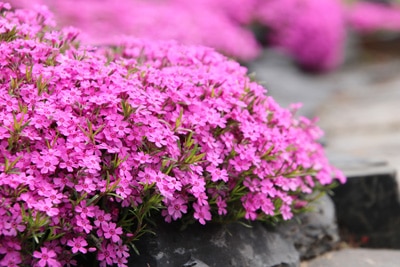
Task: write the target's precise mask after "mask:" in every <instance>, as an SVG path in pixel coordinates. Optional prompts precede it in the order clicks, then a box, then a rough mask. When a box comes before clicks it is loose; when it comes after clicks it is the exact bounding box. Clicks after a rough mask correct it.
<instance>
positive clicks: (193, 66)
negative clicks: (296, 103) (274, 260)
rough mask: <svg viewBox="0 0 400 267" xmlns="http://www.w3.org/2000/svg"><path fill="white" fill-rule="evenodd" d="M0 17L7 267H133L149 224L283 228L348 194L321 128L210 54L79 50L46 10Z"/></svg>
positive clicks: (2, 250) (1, 247)
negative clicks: (334, 192)
mask: <svg viewBox="0 0 400 267" xmlns="http://www.w3.org/2000/svg"><path fill="white" fill-rule="evenodd" d="M0 10H1V15H0V51H2V53H0V90H1V94H0V125H1V127H0V240H1V242H0V266H39V267H44V266H76V264H77V259H78V258H77V257H79V255H85V254H93V255H95V257H96V259H97V260H98V261H99V262H100V266H112V265H116V266H126V263H127V257H128V256H129V253H128V244H131V243H132V242H133V241H135V240H137V239H138V238H139V237H140V235H141V234H143V233H144V232H145V231H146V229H145V224H146V220H147V219H148V216H149V215H150V214H151V212H153V211H155V212H157V210H158V211H159V212H160V213H161V214H162V215H163V216H164V218H165V220H166V221H167V222H170V221H172V220H178V219H182V220H183V219H184V220H185V221H198V222H200V223H201V224H205V223H206V222H207V221H210V220H215V221H219V220H225V219H226V220H238V219H241V218H246V219H249V220H264V221H268V220H271V219H273V218H283V219H285V220H287V219H290V218H291V217H292V216H293V212H294V211H295V209H296V207H297V206H298V205H297V204H299V203H303V202H304V199H303V198H302V196H303V195H305V194H309V193H312V192H313V191H314V190H315V188H319V187H321V186H322V187H323V186H327V185H330V184H331V183H332V182H334V179H339V180H340V181H341V182H344V181H345V178H344V177H343V175H342V174H341V173H340V171H338V170H336V169H335V168H333V167H332V166H330V165H329V163H328V161H327V159H326V157H325V156H324V152H323V149H322V147H321V145H320V144H318V142H317V141H316V140H317V139H318V138H319V137H320V136H321V131H320V129H319V128H318V127H316V126H315V124H314V122H313V121H309V120H308V119H306V118H299V119H296V118H295V117H294V115H293V113H294V110H295V109H296V107H293V110H292V111H291V110H286V109H283V108H281V107H280V106H279V105H278V104H277V103H276V102H275V101H274V100H273V99H272V98H271V97H269V96H266V95H265V89H264V88H263V87H261V86H260V85H258V84H257V83H255V82H252V81H251V80H250V79H249V78H248V77H247V75H246V69H245V68H244V67H242V66H240V65H239V64H238V63H236V62H234V61H231V60H228V59H227V58H226V57H224V56H222V55H220V54H218V53H217V52H215V51H214V50H212V49H210V48H204V47H199V46H183V45H178V44H177V43H175V42H151V41H145V40H140V39H130V38H127V39H122V40H120V41H119V42H118V43H116V44H115V46H113V47H112V48H105V47H103V48H101V49H96V48H94V47H81V48H79V44H78V43H77V42H76V41H75V40H76V38H77V32H76V31H75V30H74V29H72V28H64V29H61V30H59V31H58V30H56V29H55V28H54V23H53V21H52V19H51V15H50V14H49V13H48V11H47V10H46V9H45V8H43V7H41V8H38V9H35V10H31V11H28V10H15V11H10V6H9V5H7V4H2V3H0Z"/></svg>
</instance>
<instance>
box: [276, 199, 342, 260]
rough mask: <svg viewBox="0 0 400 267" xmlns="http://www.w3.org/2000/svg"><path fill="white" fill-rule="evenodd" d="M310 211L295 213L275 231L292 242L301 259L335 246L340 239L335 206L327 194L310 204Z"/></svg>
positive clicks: (319, 253) (311, 256) (329, 249)
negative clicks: (292, 217)
mask: <svg viewBox="0 0 400 267" xmlns="http://www.w3.org/2000/svg"><path fill="white" fill-rule="evenodd" d="M310 207H311V208H312V209H313V210H312V211H310V212H306V213H302V214H299V215H296V216H295V217H294V219H293V220H290V221H287V222H283V223H281V224H280V225H279V226H277V227H276V231H277V232H278V233H280V234H281V235H282V236H283V237H284V238H286V239H287V240H289V241H290V242H292V243H293V244H294V246H295V248H296V249H297V250H298V251H299V253H300V258H301V259H309V258H313V257H316V256H319V255H321V254H323V253H325V252H327V251H331V250H333V249H334V248H336V247H337V245H338V242H339V240H340V238H339V233H338V227H337V224H336V216H335V206H334V203H333V201H332V200H331V198H330V197H329V196H328V195H323V196H322V197H321V198H319V199H318V200H316V201H314V202H313V203H312V204H310Z"/></svg>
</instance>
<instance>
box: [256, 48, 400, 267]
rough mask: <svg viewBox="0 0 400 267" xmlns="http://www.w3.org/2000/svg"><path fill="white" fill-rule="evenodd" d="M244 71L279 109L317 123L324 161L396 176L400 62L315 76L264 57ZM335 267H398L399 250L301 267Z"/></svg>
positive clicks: (329, 257) (350, 252)
mask: <svg viewBox="0 0 400 267" xmlns="http://www.w3.org/2000/svg"><path fill="white" fill-rule="evenodd" d="M249 69H250V71H252V72H255V73H256V77H257V79H258V80H259V81H260V82H261V83H263V84H264V85H265V87H266V88H267V89H268V91H269V94H270V95H272V96H273V97H274V98H275V99H276V100H277V101H278V103H280V104H281V105H283V106H285V107H287V106H288V105H289V104H290V103H293V102H302V103H303V104H304V106H303V109H302V110H300V115H305V116H308V117H314V116H317V117H319V118H320V121H319V125H320V126H321V128H322V129H323V130H324V131H325V133H326V135H325V139H324V140H323V143H324V144H326V147H327V151H328V155H329V157H330V158H331V161H332V163H333V164H334V165H336V166H337V167H339V168H341V169H343V170H344V171H345V174H346V175H349V176H359V175H360V174H361V173H362V174H366V175H373V174H381V173H393V172H394V171H397V173H399V174H400V75H399V73H400V72H399V70H400V60H392V61H390V62H388V61H386V62H382V63H374V64H367V65H361V64H359V65H352V66H351V65H349V66H346V67H344V68H343V69H342V70H340V71H338V72H336V73H332V74H327V75H318V76H316V75H310V74H305V73H302V72H301V71H299V70H298V69H297V68H296V67H294V66H293V65H292V64H291V62H290V60H289V59H288V58H286V57H285V56H283V55H280V54H277V53H271V52H268V53H267V54H265V55H264V57H263V58H261V59H260V60H259V61H257V62H255V63H253V64H252V65H251V66H250V67H249ZM263 81H266V82H263ZM399 177H400V175H397V179H399ZM398 185H400V182H399V181H398ZM336 266H340V267H342V266H354V267H361V266H375V267H391V266H400V250H373V249H361V248H357V249H350V248H347V249H343V250H340V251H336V252H331V253H328V254H325V255H323V256H320V257H318V258H316V259H314V260H311V261H308V262H303V263H302V265H301V267H336Z"/></svg>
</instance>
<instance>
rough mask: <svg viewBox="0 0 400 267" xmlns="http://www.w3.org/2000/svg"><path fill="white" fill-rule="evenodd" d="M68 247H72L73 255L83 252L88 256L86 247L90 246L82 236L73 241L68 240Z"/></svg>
mask: <svg viewBox="0 0 400 267" xmlns="http://www.w3.org/2000/svg"><path fill="white" fill-rule="evenodd" d="M67 245H68V246H70V247H72V253H77V252H82V253H83V254H86V252H87V249H86V248H85V247H86V246H87V245H88V243H87V242H86V240H85V239H84V238H83V237H81V236H79V237H76V238H73V239H72V240H68V242H67Z"/></svg>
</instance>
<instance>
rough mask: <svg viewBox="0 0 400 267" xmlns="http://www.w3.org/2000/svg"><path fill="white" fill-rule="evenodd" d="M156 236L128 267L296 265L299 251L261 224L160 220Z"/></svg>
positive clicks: (143, 243)
mask: <svg viewBox="0 0 400 267" xmlns="http://www.w3.org/2000/svg"><path fill="white" fill-rule="evenodd" d="M156 233H157V236H156V237H154V236H147V237H146V238H144V239H142V240H141V242H140V243H139V244H137V247H138V249H139V251H140V252H141V255H140V256H137V255H135V254H132V256H131V258H130V259H129V264H128V266H132V267H133V266H135V267H149V266H150V267H188V266H195V267H206V266H207V267H217V266H218V267H220V266H224V267H230V266H231V267H246V266H249V267H250V266H251V267H279V266H282V267H296V266H299V264H300V257H299V253H298V252H297V251H296V249H295V248H294V246H293V244H292V243H290V242H288V241H287V240H285V239H284V238H282V237H281V235H279V234H278V233H275V232H272V231H268V230H267V229H266V228H265V227H264V226H263V225H262V224H260V223H254V224H253V225H252V227H251V228H248V227H245V226H243V225H241V224H238V223H235V224H228V225H207V226H200V225H191V226H190V227H188V228H187V229H186V230H184V231H180V230H179V228H178V227H177V225H174V224H165V223H162V224H160V225H159V227H158V229H157V230H156Z"/></svg>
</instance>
